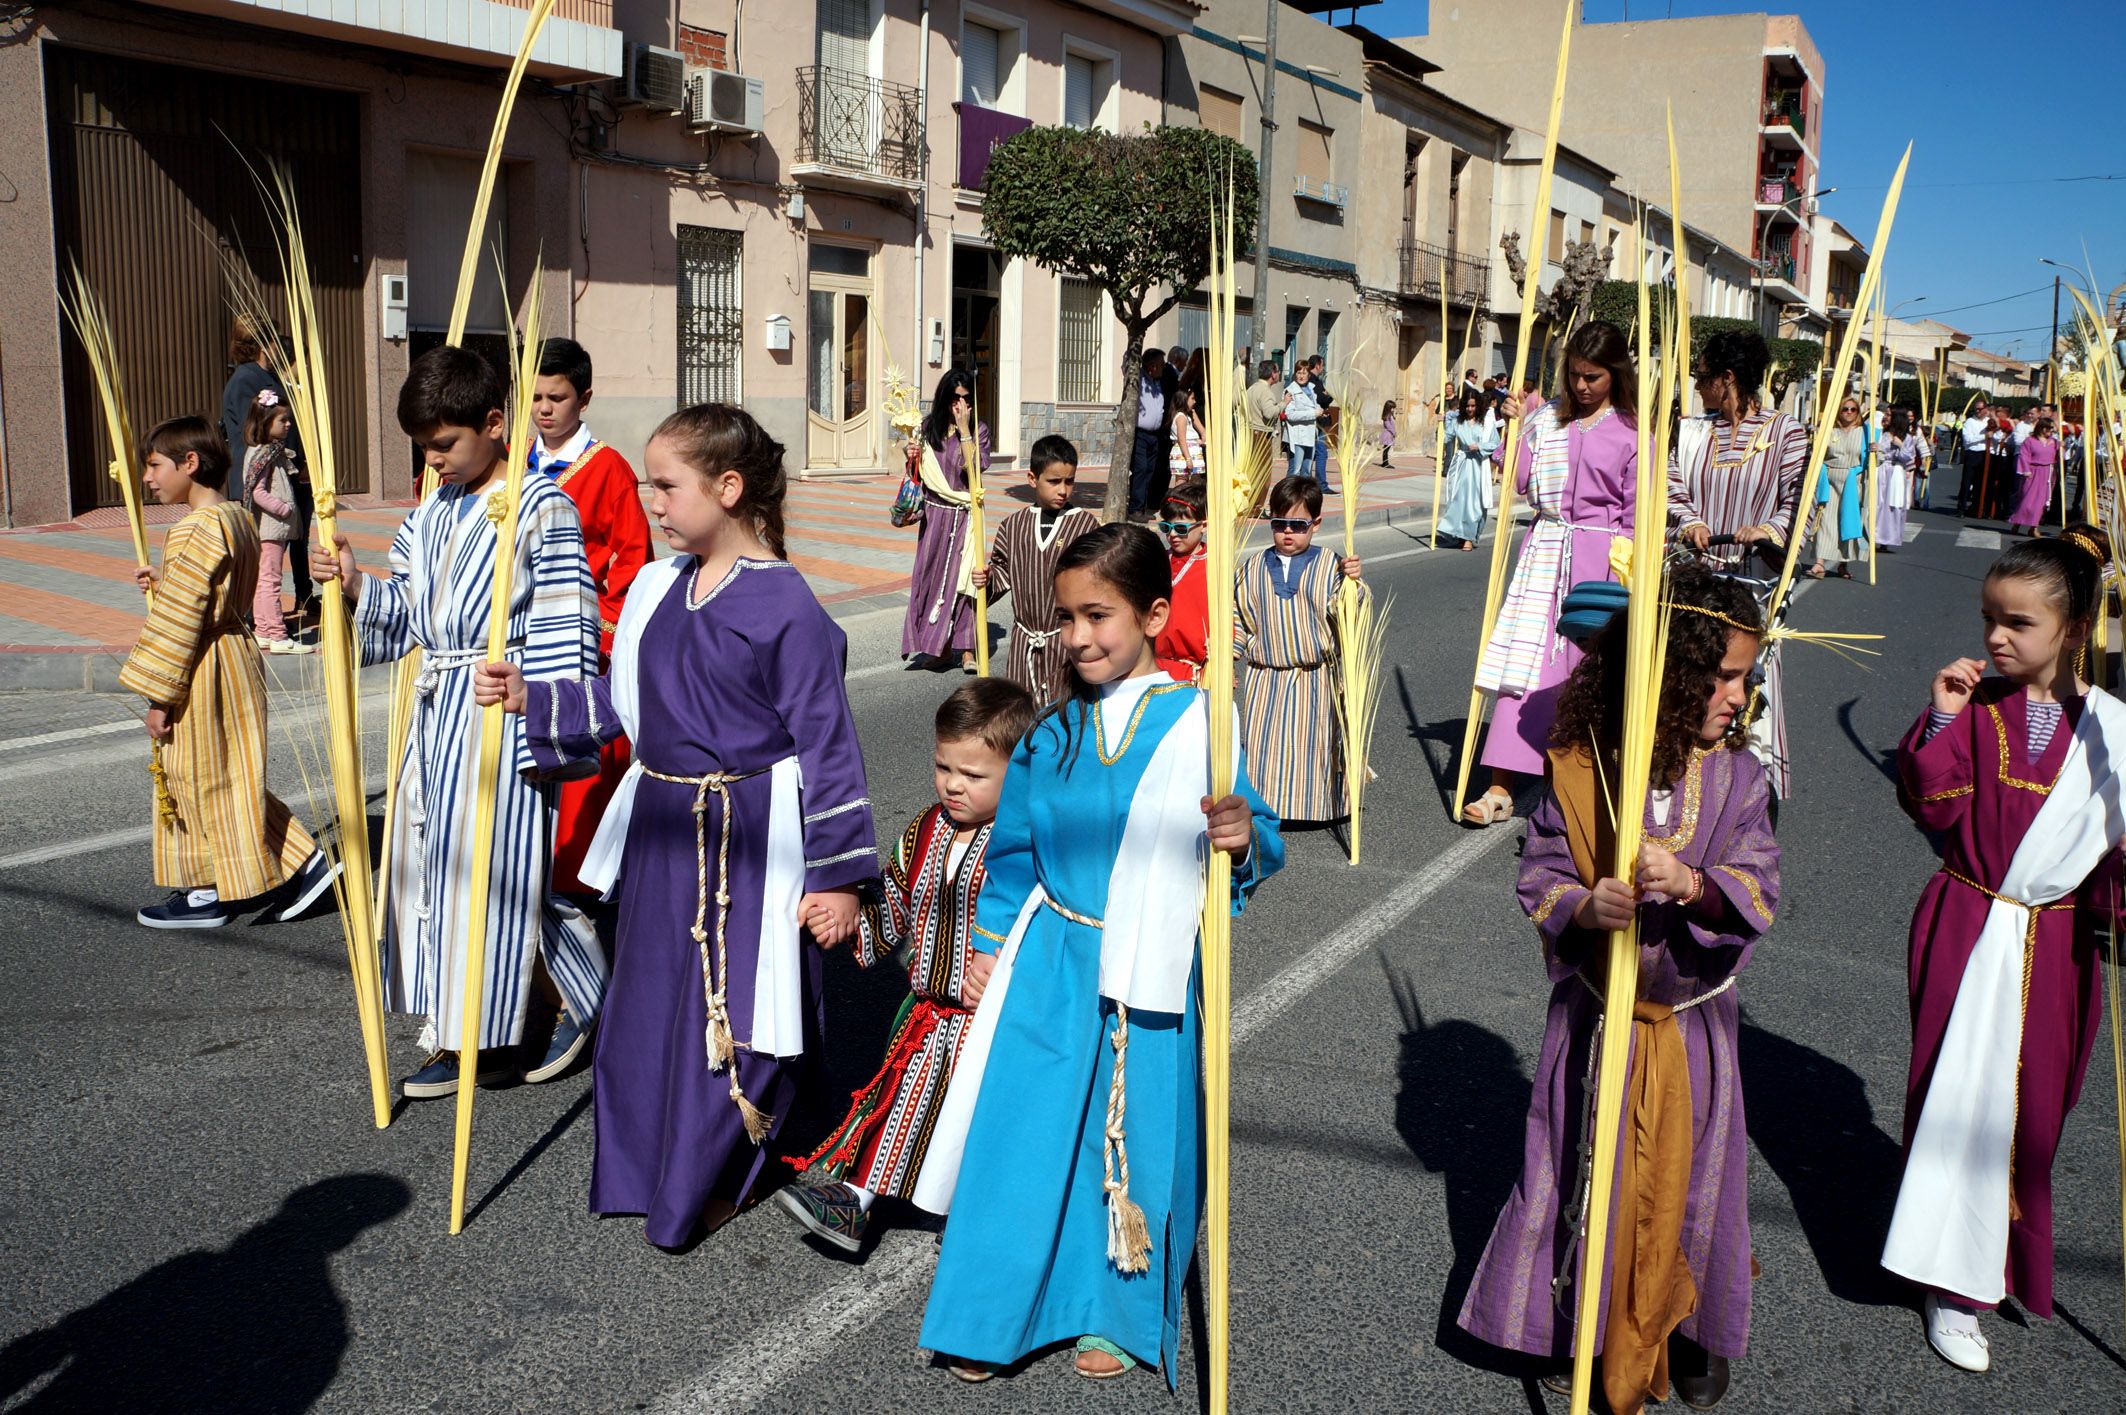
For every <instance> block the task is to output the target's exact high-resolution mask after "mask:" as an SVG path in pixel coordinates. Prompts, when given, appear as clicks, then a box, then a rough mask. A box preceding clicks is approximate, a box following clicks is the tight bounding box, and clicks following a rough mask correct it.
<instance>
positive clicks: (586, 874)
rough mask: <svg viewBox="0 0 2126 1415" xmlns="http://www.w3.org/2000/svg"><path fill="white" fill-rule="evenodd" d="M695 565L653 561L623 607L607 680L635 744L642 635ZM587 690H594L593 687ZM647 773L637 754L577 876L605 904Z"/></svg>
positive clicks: (677, 559) (680, 559)
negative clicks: (677, 582)
mask: <svg viewBox="0 0 2126 1415" xmlns="http://www.w3.org/2000/svg"><path fill="white" fill-rule="evenodd" d="M695 563H696V562H695V560H694V558H693V557H692V556H686V555H678V556H674V557H672V558H671V559H669V560H652V561H651V562H650V563H649V564H647V565H645V566H643V567H642V569H641V570H640V571H638V572H637V573H636V575H635V582H634V583H633V584H632V585H630V586H628V592H627V603H625V604H623V605H622V606H621V607H620V623H619V624H618V625H617V626H616V627H615V628H614V630H613V662H612V666H611V668H610V669H609V670H608V674H607V676H608V678H609V680H610V682H611V683H612V689H613V710H614V711H615V712H617V713H619V714H620V729H621V731H623V732H625V733H626V734H627V739H628V741H630V742H633V741H634V740H635V730H636V728H637V726H638V725H639V724H638V719H639V716H640V712H641V709H640V706H639V704H640V701H641V699H640V695H639V693H638V691H637V687H636V677H635V674H636V661H637V659H639V658H640V656H641V653H642V631H643V630H644V629H645V628H647V627H648V626H649V622H650V620H651V619H652V618H653V617H654V616H655V615H656V613H657V610H658V607H659V606H660V605H662V604H663V603H664V600H665V596H666V595H668V594H670V593H671V589H672V581H673V580H675V579H677V578H679V575H680V574H681V572H682V571H683V570H685V569H687V568H689V567H691V566H693V565H694V564H695ZM584 691H585V692H586V693H588V692H589V691H590V687H589V685H588V684H586V685H585V688H584ZM642 771H643V767H642V757H641V755H640V754H639V753H637V754H636V755H635V756H634V758H633V759H632V760H631V761H630V762H629V763H628V768H627V771H626V773H625V774H624V775H623V776H621V778H620V784H619V785H618V786H617V787H615V788H614V789H613V797H612V799H611V800H610V801H608V802H606V804H605V815H604V816H603V817H602V818H600V820H599V822H598V830H597V833H596V834H594V835H592V836H591V843H590V847H589V848H588V849H586V850H585V851H584V852H583V864H582V866H581V867H579V868H578V869H577V871H576V878H577V879H580V880H582V881H583V883H585V884H587V885H589V886H590V887H591V888H592V889H595V890H597V891H598V894H599V897H600V898H603V899H610V898H612V897H613V885H614V884H615V882H617V881H618V880H619V878H620V852H621V847H622V846H624V845H626V844H627V823H628V818H629V817H630V816H632V815H633V814H634V813H635V790H636V788H637V787H639V786H640V785H641V784H642Z"/></svg>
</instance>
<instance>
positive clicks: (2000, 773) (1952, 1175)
mask: <svg viewBox="0 0 2126 1415" xmlns="http://www.w3.org/2000/svg"><path fill="white" fill-rule="evenodd" d="M2025 445H2026V446H2027V445H2028V444H2025ZM2106 559H2108V547H2107V545H2106V542H2105V540H2104V534H2103V532H2102V531H2099V530H2097V529H2096V528H2095V527H2093V526H2087V525H2080V526H2071V527H2069V528H2068V529H2067V531H2066V532H2065V533H2064V534H2063V535H2062V536H2061V537H2060V538H2058V539H2056V540H2035V541H2026V542H2024V543H2023V544H2021V545H2017V546H2015V547H2013V548H2012V549H2010V550H2009V551H2008V552H2007V553H2005V554H2004V555H2002V556H2001V557H2000V558H1999V559H1998V560H1996V561H1994V562H1993V567H1992V569H1991V570H1989V571H1988V572H1987V574H1986V581H1985V585H1984V588H1983V589H1982V591H1981V600H1980V603H1981V605H1982V607H1983V613H1984V616H1985V639H1986V652H1987V654H1988V655H1989V656H1990V657H1991V659H1992V661H1993V666H1994V668H1996V669H1997V670H1998V671H1999V672H2000V675H2001V676H2000V677H1999V678H1986V677H1984V674H1985V665H1984V664H1982V663H1980V662H1979V661H1978V660H1977V659H1975V658H1959V659H1957V660H1955V661H1954V662H1952V663H1950V664H1949V665H1948V666H1947V667H1945V668H1943V669H1942V670H1941V672H1940V673H1938V674H1936V675H1935V677H1934V686H1933V698H1932V701H1931V703H1930V704H1929V705H1928V709H1927V711H1926V713H1925V714H1924V715H1923V716H1922V717H1921V718H1920V720H1919V721H1918V722H1917V723H1915V724H1914V725H1913V727H1912V730H1911V731H1910V732H1908V733H1906V734H1905V739H1904V741H1903V743H1902V744H1900V746H1899V748H1898V754H1897V767H1898V788H1899V790H1898V795H1899V799H1900V800H1901V801H1902V803H1903V805H1904V807H1905V810H1906V811H1907V812H1908V813H1909V814H1910V815H1911V817H1912V819H1913V820H1914V821H1916V822H1917V823H1918V824H1919V825H1920V827H1921V828H1922V829H1924V830H1926V831H1928V832H1929V833H1930V834H1934V835H1936V836H1938V837H1940V839H1941V841H1942V846H1941V849H1942V866H1941V870H1940V871H1939V872H1938V873H1937V874H1936V875H1935V876H1934V877H1933V879H1931V880H1930V881H1928V883H1927V887H1926V889H1925V891H1924V892H1923V893H1922V894H1921V895H1920V898H1919V906H1918V908H1917V909H1916V910H1915V911H1914V913H1913V915H1912V941H1911V1003H1912V1068H1911V1073H1910V1078H1909V1080H1908V1081H1907V1082H1906V1088H1905V1139H1904V1146H1905V1168H1904V1176H1903V1179H1902V1181H1901V1183H1900V1184H1899V1187H1898V1194H1897V1207H1896V1210H1895V1212H1894V1214H1893V1215H1892V1218H1891V1221H1890V1235H1889V1241H1888V1243H1887V1244H1886V1245H1885V1247H1884V1250H1883V1259H1882V1261H1883V1266H1884V1267H1886V1268H1888V1269H1890V1271H1892V1272H1895V1273H1898V1274H1900V1275H1902V1276H1904V1277H1907V1278H1910V1279H1911V1280H1912V1281H1913V1282H1915V1283H1918V1284H1919V1285H1920V1286H1921V1287H1922V1288H1923V1289H1925V1299H1924V1303H1923V1306H1924V1312H1925V1323H1926V1325H1925V1330H1926V1336H1927V1342H1928V1344H1929V1345H1931V1346H1932V1347H1933V1348H1934V1350H1935V1351H1937V1352H1938V1353H1940V1355H1941V1356H1942V1358H1943V1359H1944V1360H1947V1361H1948V1362H1950V1363H1951V1364H1952V1365H1955V1366H1958V1367H1960V1368H1962V1369H1963V1370H1966V1371H1984V1370H1986V1369H1987V1368H1988V1367H1989V1366H1990V1365H1991V1362H1992V1357H1991V1353H1990V1350H1989V1347H1988V1343H1987V1340H1986V1337H1985V1335H1984V1333H1982V1332H1981V1331H1980V1330H1979V1324H1978V1314H1979V1312H1980V1311H1982V1310H1985V1309H1989V1308H1993V1307H1997V1306H1999V1304H2000V1303H2001V1301H2002V1299H2003V1298H2004V1297H2008V1296H2013V1297H2014V1298H2015V1299H2016V1300H2017V1301H2019V1302H2021V1303H2022V1305H2023V1307H2024V1308H2025V1309H2026V1310H2028V1311H2029V1312H2030V1313H2031V1314H2032V1315H2035V1316H2039V1317H2050V1316H2051V1315H2052V1159H2053V1155H2054V1153H2055V1152H2056V1151H2057V1150H2058V1148H2059V1141H2060V1132H2061V1130H2062V1129H2063V1128H2064V1126H2065V1124H2066V1120H2067V1112H2068V1111H2069V1110H2071V1109H2072V1108H2073V1106H2074V1103H2075V1099H2076V1098H2077V1097H2078V1096H2079V1095H2080V1093H2081V1088H2082V1078H2083V1075H2084V1074H2085V1073H2086V1072H2087V1071H2088V1069H2089V1052H2090V1048H2091V1047H2092V1045H2093V1044H2094V1043H2095V1040H2096V1034H2097V1029H2098V1026H2099V1023H2100V1020H2101V1017H2102V1013H2103V1004H2102V1002H2101V1000H2100V998H2099V996H2098V990H2097V976H2098V967H2099V963H2098V955H2099V948H2100V935H2101V932H2102V930H2103V928H2104V926H2105V924H2106V923H2107V922H2108V919H2107V916H2106V912H2105V911H2106V909H2107V908H2109V907H2111V905H2112V901H2113V899H2114V898H2115V885H2116V858H2115V857H2114V856H2112V853H2111V852H2112V844H2113V842H2114V841H2117V840H2119V838H2120V836H2121V834H2122V832H2126V818H2122V815H2121V810H2120V803H2119V802H2120V794H2121V783H2120V780H2119V777H2118V776H2117V774H2116V773H2117V770H2118V762H2119V759H2120V754H2121V752H2122V751H2126V708H2122V707H2121V705H2120V704H2119V702H2118V700H2117V699H2116V698H2113V697H2111V696H2109V695H2108V694H2105V693H2100V692H2094V691H2092V690H2091V689H2090V686H2089V683H2088V680H2087V679H2086V678H2085V677H2084V676H2083V674H2082V672H2081V662H2082V660H2081V654H2082V653H2083V651H2084V649H2085V647H2086V644H2087V640H2088V637H2089V633H2090V629H2091V626H2092V625H2093V624H2094V622H2095V616H2096V615H2097V614H2098V613H2099V612H2101V606H2102V599H2101V576H2102V570H2103V565H2104V563H2105V561H2106Z"/></svg>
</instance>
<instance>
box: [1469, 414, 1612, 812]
mask: <svg viewBox="0 0 2126 1415" xmlns="http://www.w3.org/2000/svg"><path fill="white" fill-rule="evenodd" d="M1546 430H1547V429H1546V424H1545V423H1543V422H1539V423H1537V425H1536V427H1535V428H1534V429H1533V430H1531V434H1530V435H1524V437H1523V439H1522V442H1521V450H1520V455H1519V457H1518V459H1517V463H1516V466H1517V470H1516V472H1515V474H1514V486H1515V488H1516V490H1517V491H1518V492H1519V493H1520V494H1521V495H1522V496H1524V497H1526V498H1527V499H1528V500H1529V502H1530V504H1531V505H1532V506H1533V508H1534V510H1535V514H1536V523H1535V525H1534V526H1532V527H1531V528H1530V531H1529V537H1528V540H1527V541H1525V542H1524V543H1523V544H1522V546H1521V554H1520V560H1519V562H1518V563H1517V564H1516V565H1515V566H1514V575H1513V583H1512V584H1511V585H1510V586H1509V588H1508V590H1507V593H1506V597H1505V599H1504V601H1503V602H1502V603H1501V605H1500V608H1499V622H1498V625H1497V626H1496V627H1495V628H1494V629H1493V630H1492V648H1493V649H1494V650H1496V651H1497V652H1498V653H1499V654H1500V655H1501V656H1502V657H1503V656H1506V655H1510V654H1511V652H1512V650H1510V649H1507V648H1505V647H1504V644H1503V643H1502V638H1503V639H1504V640H1507V641H1512V640H1520V641H1524V642H1529V641H1532V642H1534V643H1535V644H1536V645H1537V651H1538V653H1539V654H1540V665H1541V666H1540V669H1539V671H1538V675H1537V678H1536V682H1535V686H1533V687H1532V688H1530V689H1529V690H1528V691H1527V693H1526V694H1524V695H1516V694H1513V693H1510V692H1501V693H1499V694H1498V697H1497V701H1496V703H1495V704H1494V705H1493V707H1492V710H1491V729H1490V731H1489V732H1488V733H1487V734H1486V735H1485V738H1484V750H1483V754H1482V756H1481V758H1480V760H1481V761H1482V762H1483V763H1484V765H1485V766H1489V767H1498V768H1501V769H1503V770H1506V771H1516V772H1520V773H1522V774H1523V775H1527V776H1540V775H1541V774H1542V772H1543V762H1544V756H1543V754H1544V753H1545V752H1547V751H1548V750H1549V749H1550V728H1551V724H1553V723H1554V722H1556V720H1557V715H1558V694H1559V692H1560V691H1561V690H1562V688H1563V686H1564V683H1565V680H1566V679H1567V678H1569V677H1571V676H1572V670H1573V668H1574V667H1575V666H1577V665H1578V663H1579V661H1580V651H1579V650H1578V649H1576V648H1574V647H1573V646H1572V645H1571V644H1568V643H1566V642H1565V641H1564V640H1563V639H1561V638H1559V637H1558V634H1557V626H1558V607H1559V606H1560V605H1561V604H1562V603H1563V602H1564V599H1565V595H1566V594H1567V592H1568V591H1570V590H1571V589H1572V587H1573V586H1574V585H1576V584H1579V583H1581V582H1582V581H1585V580H1607V579H1610V578H1612V577H1611V575H1610V572H1609V547H1610V544H1611V542H1613V541H1614V540H1616V539H1617V537H1619V536H1629V535H1630V534H1631V531H1632V506H1633V503H1634V502H1635V501H1636V500H1637V499H1638V485H1637V480H1636V479H1637V476H1638V466H1639V433H1638V429H1637V428H1636V427H1635V426H1633V425H1632V424H1631V423H1629V422H1626V421H1625V420H1624V418H1623V417H1622V416H1621V415H1619V414H1617V413H1616V412H1615V410H1611V411H1610V412H1609V413H1608V414H1605V415H1604V416H1603V417H1602V418H1601V420H1600V421H1598V422H1596V423H1595V424H1594V426H1592V427H1582V426H1581V425H1580V423H1579V421H1578V420H1577V419H1573V420H1570V421H1568V422H1567V423H1566V424H1565V438H1564V446H1563V453H1564V464H1565V465H1564V476H1563V479H1562V483H1561V484H1558V485H1555V486H1553V485H1551V482H1552V481H1553V480H1555V479H1554V478H1545V477H1543V476H1541V475H1539V473H1540V472H1541V471H1542V470H1543V468H1542V467H1539V465H1538V462H1539V453H1538V449H1537V446H1536V438H1537V437H1538V436H1540V435H1541V434H1542V433H1543V432H1544V431H1546ZM1552 435H1553V436H1554V432H1553V434H1552ZM1542 460H1547V459H1542ZM1546 526H1548V527H1549V529H1546ZM1502 533H1503V532H1502ZM1568 547H1569V548H1568Z"/></svg>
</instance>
